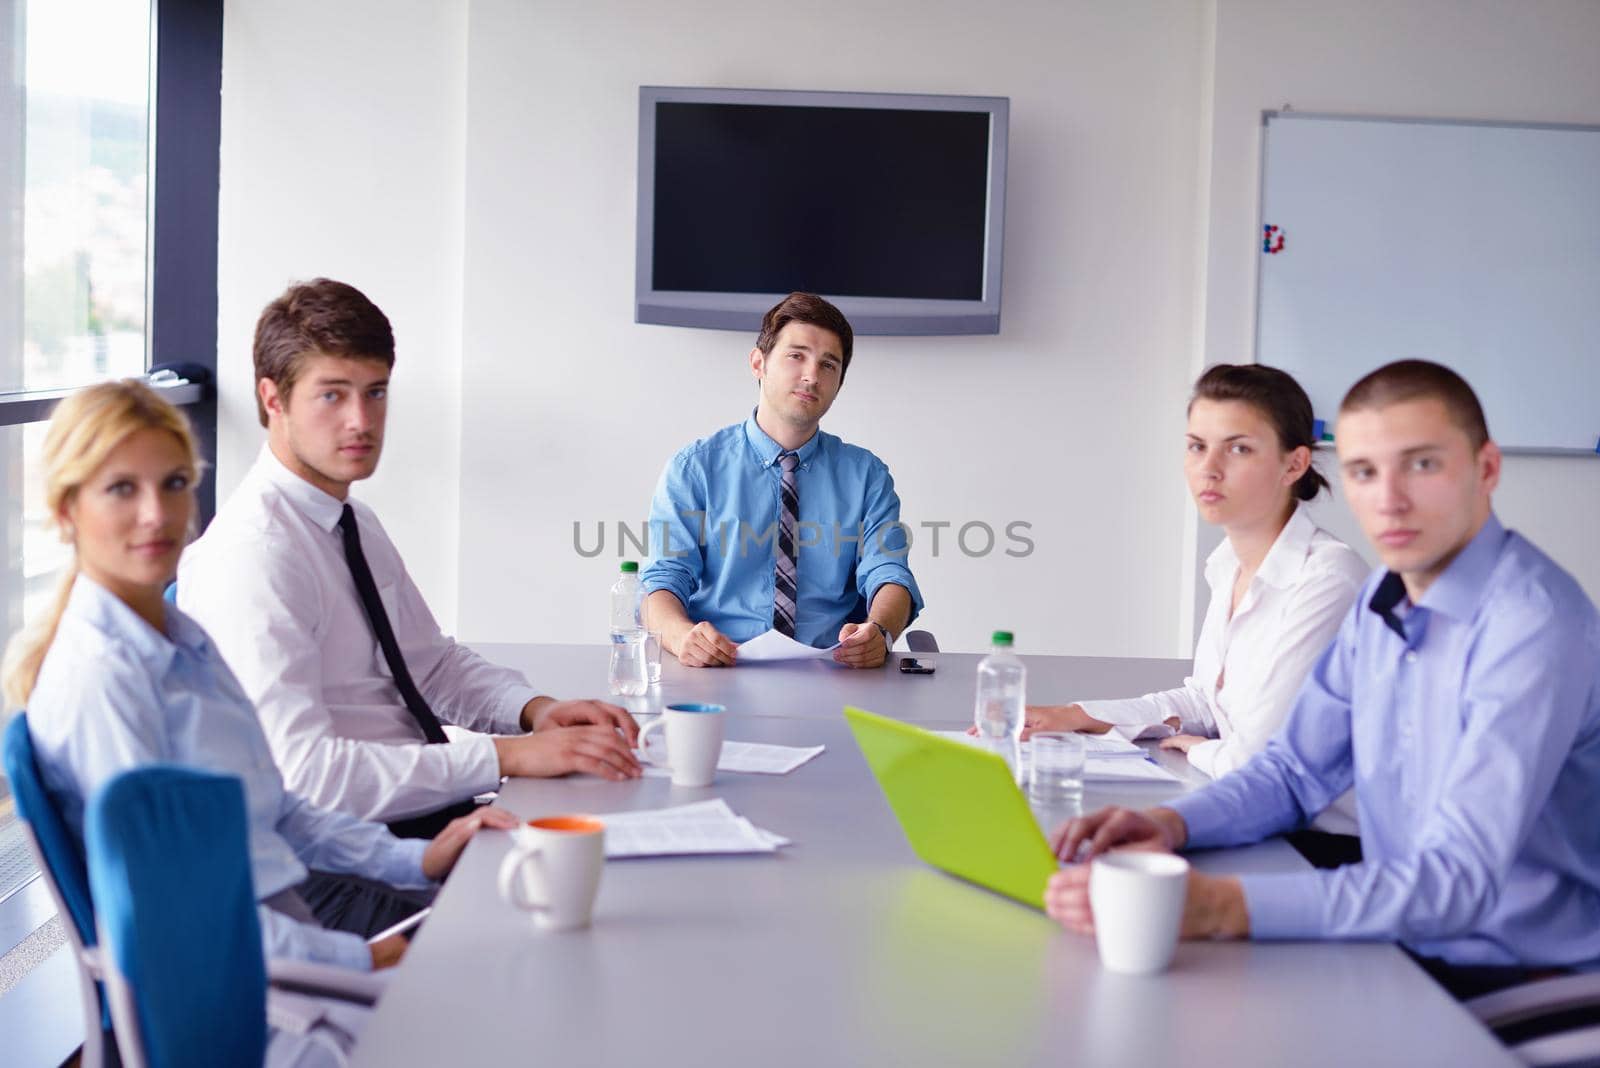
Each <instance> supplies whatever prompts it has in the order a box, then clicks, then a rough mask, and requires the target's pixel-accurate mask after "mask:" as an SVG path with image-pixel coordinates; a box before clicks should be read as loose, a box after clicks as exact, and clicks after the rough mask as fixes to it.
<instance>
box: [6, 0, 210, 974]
mask: <svg viewBox="0 0 1600 1068" xmlns="http://www.w3.org/2000/svg"><path fill="white" fill-rule="evenodd" d="M221 76H222V5H221V4H220V3H216V2H215V0H155V3H154V4H152V3H151V0H0V488H3V489H4V491H5V496H4V500H5V506H4V510H3V512H0V601H3V605H4V610H3V614H0V622H3V624H4V625H3V628H0V630H3V637H4V638H5V639H9V637H10V636H11V635H12V634H14V633H15V632H16V631H17V630H18V629H20V628H21V627H22V626H23V625H24V624H25V621H27V620H28V619H31V618H33V617H34V616H36V615H37V614H38V613H40V612H41V611H43V610H44V609H45V608H46V606H47V605H48V602H49V600H50V598H51V597H52V595H53V593H54V591H55V588H56V584H57V575H58V574H59V571H60V567H61V564H62V563H64V562H65V560H66V559H67V557H68V550H67V548H66V547H65V546H64V545H62V544H61V542H60V540H59V539H58V538H57V536H56V535H55V533H54V531H53V530H52V529H51V528H50V525H49V524H48V522H47V517H46V516H45V515H44V514H43V513H44V509H43V502H42V500H41V497H42V486H41V484H40V474H39V471H38V463H37V460H38V455H39V451H40V446H41V445H42V442H43V438H44V428H45V423H44V420H46V419H48V418H49V414H50V410H51V408H52V407H53V405H54V402H55V401H56V400H58V399H59V398H60V397H61V396H62V395H64V394H65V393H67V392H70V391H71V390H72V389H75V388H77V387H80V386H83V385H87V384H89V383H92V382H96V381H101V380H104V379H107V378H122V377H129V376H137V375H142V374H145V373H147V372H148V371H150V370H151V369H152V368H154V367H157V366H159V365H162V364H168V363H184V364H187V365H190V367H191V368H193V369H194V370H191V371H190V372H189V374H190V377H191V378H192V381H185V380H180V381H178V382H177V383H176V384H173V385H171V386H168V387H164V388H167V389H168V392H167V393H166V396H168V397H169V398H170V399H171V400H173V401H174V402H175V403H178V404H182V405H185V406H186V411H187V412H188V414H189V418H190V420H191V422H193V423H194V425H195V429H196V431H197V432H198V437H199V439H200V443H201V447H202V450H203V451H204V452H205V453H206V458H207V459H208V460H210V459H214V457H215V451H216V450H215V441H216V405H215V402H214V400H213V399H212V397H211V393H210V389H209V386H208V385H207V384H206V383H207V382H208V381H209V379H210V377H211V372H212V371H213V370H214V369H215V366H216V309H217V304H216V244H217V228H216V204H217V147H218V133H219V122H220V114H221V112H220V105H221V80H222V77H221ZM179 205H181V206H182V208H181V212H180V211H179V210H178V206H179ZM169 206H170V207H171V209H172V210H165V209H167V208H168V207H169ZM202 487H203V488H202V494H201V497H202V499H201V502H200V504H201V520H202V522H204V521H205V520H206V519H208V518H209V517H210V513H211V510H212V508H213V505H214V501H213V499H212V498H211V496H210V492H209V483H203V484H202ZM14 818H15V817H14V815H13V813H12V812H11V806H10V801H9V796H8V791H7V789H6V785H5V781H4V779H3V778H0V852H4V851H5V850H6V849H7V848H11V847H12V846H13V845H14V843H15V840H16V838H17V836H16V835H14V834H9V833H7V831H8V827H7V824H9V823H10V822H11V821H13V820H14ZM11 860H12V861H13V863H11V864H8V863H7V857H5V856H0V913H3V910H4V909H5V907H6V899H7V898H8V897H9V896H10V895H12V894H13V893H14V892H15V891H17V890H18V888H19V886H20V885H23V884H25V883H26V882H27V881H29V880H30V879H31V878H32V876H33V873H32V872H31V871H23V872H22V873H21V874H20V875H19V874H18V873H17V865H16V864H15V863H14V861H15V858H14V857H13V858H11ZM4 926H5V925H4V924H0V928H3V927H4ZM10 948H11V947H10V946H8V945H0V955H3V954H5V953H6V952H7V951H8V950H9V949H10Z"/></svg>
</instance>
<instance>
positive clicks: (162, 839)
mask: <svg viewBox="0 0 1600 1068" xmlns="http://www.w3.org/2000/svg"><path fill="white" fill-rule="evenodd" d="M247 835H248V830H247V824H246V820H245V802H244V788H243V786H242V785H241V784H240V782H239V780H238V779H236V778H233V777H231V776H222V775H212V774H209V773H207V772H201V771H195V770H193V769H190V768H179V767H173V766H170V765H159V764H158V765H150V766H147V767H143V768H138V769H136V770H133V771H127V772H123V773H122V774H121V775H118V776H117V777H116V778H114V779H112V780H111V781H110V782H109V783H107V784H106V785H105V787H104V788H103V789H102V790H101V791H100V792H99V793H98V794H97V795H96V796H95V797H94V798H93V799H92V800H91V802H90V804H89V809H88V812H87V813H86V816H85V820H84V841H85V844H86V846H87V848H88V855H89V886H90V889H91V891H92V892H93V896H94V907H95V913H96V915H97V917H98V918H99V925H100V938H101V941H102V943H103V946H104V950H103V951H104V954H105V969H106V982H107V985H108V986H109V987H110V990H111V1011H112V1017H113V1019H114V1020H115V1021H116V1027H117V1038H118V1045H119V1047H120V1049H121V1051H122V1059H123V1062H124V1063H125V1064H127V1065H130V1066H133V1068H138V1066H140V1065H149V1066H151V1068H184V1066H188V1065H215V1064H229V1065H233V1064H239V1065H246V1064H260V1063H261V1062H262V1058H263V1057H264V1055H265V1053H266V1047H267V1012H266V992H267V974H266V963H265V961H264V960H263V958H262V952H261V928H260V924H259V922H258V920H257V918H256V898H255V891H254V888H253V885H252V881H251V874H250V855H249V845H248V841H247Z"/></svg>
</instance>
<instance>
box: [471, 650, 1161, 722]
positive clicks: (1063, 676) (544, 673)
mask: <svg viewBox="0 0 1600 1068" xmlns="http://www.w3.org/2000/svg"><path fill="white" fill-rule="evenodd" d="M473 648H474V649H476V650H477V651H478V652H479V653H481V654H483V655H484V656H485V657H487V658H488V659H490V660H492V661H494V662H495V663H497V664H504V665H506V666H507V667H514V668H517V669H519V670H521V671H523V672H524V673H525V674H527V676H528V678H529V679H530V680H531V681H532V683H533V685H534V686H535V687H536V688H537V689H539V690H540V691H542V692H544V693H549V694H552V695H554V696H557V697H601V696H604V695H605V692H606V667H607V658H608V657H609V655H610V648H609V646H606V645H544V646H539V645H475V646H473ZM909 655H910V654H909V653H895V654H894V655H893V658H892V660H893V662H892V663H889V664H885V665H884V666H883V667H882V668H873V669H867V670H854V669H851V668H843V667H839V666H838V665H836V664H834V663H833V662H832V661H821V660H815V661H793V662H788V663H764V664H742V665H739V666H738V667H733V668H686V667H683V666H682V665H680V664H679V663H678V662H677V659H676V658H675V657H673V656H672V654H670V653H668V654H666V655H665V656H664V657H663V658H662V665H661V685H660V686H659V687H657V688H656V691H655V693H654V694H653V695H652V697H653V698H654V699H655V700H658V701H665V702H674V701H715V702H718V703H721V704H725V705H727V706H728V709H729V710H730V711H733V712H738V713H740V714H742V715H756V716H799V717H805V718H818V717H820V718H823V719H832V718H833V717H835V716H837V715H839V710H840V708H841V707H842V706H843V704H844V703H845V702H846V701H848V703H850V704H854V705H858V706H860V707H861V708H865V709H867V710H869V711H872V712H877V713H878V714H880V715H884V716H894V717H895V718H896V719H903V720H906V721H908V722H912V723H921V724H942V725H947V726H956V725H958V724H967V723H971V722H972V701H973V695H974V691H975V687H976V682H977V670H978V661H979V660H980V659H982V656H981V654H978V653H940V654H938V657H937V667H936V669H935V671H934V673H933V674H932V675H903V674H901V673H900V671H899V669H898V664H899V661H900V659H901V658H902V657H904V656H909ZM1022 662H1023V664H1024V665H1026V666H1027V668H1028V700H1029V701H1030V702H1032V703H1034V704H1065V703H1067V702H1069V701H1077V700H1087V699H1091V698H1096V697H1137V696H1138V695H1139V694H1142V693H1148V692H1149V691H1151V690H1161V689H1166V688H1168V687H1172V686H1177V685H1179V684H1181V683H1182V682H1183V678H1184V676H1185V675H1187V674H1188V671H1189V663H1190V662H1189V661H1187V660H1145V659H1119V658H1116V657H1096V656H1027V655H1024V656H1023V657H1022Z"/></svg>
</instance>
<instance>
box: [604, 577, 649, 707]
mask: <svg viewBox="0 0 1600 1068" xmlns="http://www.w3.org/2000/svg"><path fill="white" fill-rule="evenodd" d="M649 688H650V685H649V680H648V679H647V678H646V675H645V659H644V625H643V624H642V623H641V622H640V621H639V564H638V562H637V561H634V560H624V561H622V574H621V576H620V577H618V579H617V581H616V582H615V583H614V584H613V585H612V587H611V692H612V693H614V694H620V695H621V696H623V697H638V696H640V695H641V694H643V693H645V692H646V691H647V690H648V689H649Z"/></svg>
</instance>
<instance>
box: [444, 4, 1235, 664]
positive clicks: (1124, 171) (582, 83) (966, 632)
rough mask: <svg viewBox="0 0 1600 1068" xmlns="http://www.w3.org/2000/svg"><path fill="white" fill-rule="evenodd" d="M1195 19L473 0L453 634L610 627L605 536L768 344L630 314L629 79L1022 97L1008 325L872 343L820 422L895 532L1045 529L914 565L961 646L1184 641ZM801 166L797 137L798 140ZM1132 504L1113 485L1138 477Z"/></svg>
mask: <svg viewBox="0 0 1600 1068" xmlns="http://www.w3.org/2000/svg"><path fill="white" fill-rule="evenodd" d="M1203 15H1204V12H1203V9H1202V8H1201V7H1199V6H1196V5H1194V4H1191V3H1183V2H1176V0H1174V2H1162V3H1129V4H1116V5H1111V4H1102V3H1098V2H1076V3H1050V4H1046V3H1017V2H1011V3H992V4H984V5H975V4H970V3H967V2H964V0H959V2H943V3H928V2H924V0H896V2H876V3H871V4H863V3H859V2H857V0H820V2H817V3H812V4H808V5H806V6H805V7H804V9H803V13H802V12H801V9H797V8H795V7H794V5H793V4H792V3H789V2H787V0H742V2H727V0H717V2H712V0H695V2H688V3H678V4H674V5H670V6H668V7H662V6H660V5H652V4H646V3H642V2H639V0H596V2H592V3H588V4H585V5H582V6H581V7H580V6H578V5H565V4H535V3H526V2H519V0H481V2H477V3H474V4H473V7H472V14H471V30H470V39H469V51H468V66H469V69H470V71H471V77H470V84H469V95H468V151H467V246H466V265H467V266H466V270H467V274H466V304H465V323H466V327H465V346H464V356H463V376H464V391H463V398H462V410H463V424H464V425H465V427H466V428H467V433H466V435H465V438H464V440H463V445H462V476H461V478H462V523H461V531H462V551H461V621H462V631H463V634H464V636H466V637H468V638H490V637H493V638H496V639H511V640H544V641H556V640H563V639H565V640H572V639H574V638H575V637H577V636H580V635H588V636H589V637H591V638H592V637H596V636H598V635H599V634H600V633H601V632H602V628H603V627H604V626H605V617H604V615H603V612H604V610H605V605H604V594H605V590H606V587H607V586H608V585H609V584H610V582H611V581H612V576H613V575H614V573H615V570H616V561H617V556H616V554H615V552H614V549H612V547H611V546H609V545H608V549H612V551H609V552H608V553H607V554H606V555H605V556H604V557H601V558H597V559H593V560H584V559H582V558H581V557H579V555H578V554H577V553H576V552H575V551H574V548H573V545H572V524H573V521H574V520H579V521H582V522H583V523H584V524H585V529H586V531H588V532H590V533H589V534H587V535H586V538H587V539H588V540H589V541H590V542H591V543H592V531H593V524H594V522H595V521H597V520H601V519H604V520H607V521H615V520H620V519H628V520H631V521H634V522H635V523H637V522H638V521H642V520H643V519H644V518H645V516H646V514H647V509H648V504H649V497H650V492H651V489H652V487H653V485H654V483H655V480H656V478H657V476H658V475H659V473H660V471H661V469H662V467H663V465H664V464H665V462H666V461H667V459H668V457H669V456H670V455H671V454H672V452H673V451H675V450H676V449H677V448H678V447H679V446H681V445H683V444H686V443H687V442H689V441H691V440H693V439H694V438H696V437H699V436H702V435H704V434H707V433H710V432H711V431H713V430H715V429H716V428H718V427H721V426H723V425H726V424H728V423H732V422H737V421H739V420H741V419H743V418H744V417H745V416H746V415H747V414H748V412H749V410H750V407H751V406H752V405H753V403H754V398H755V390H754V383H753V382H752V381H751V379H750V377H749V374H748V371H747V370H746V369H745V365H744V359H745V354H746V353H747V352H748V351H749V349H750V346H751V344H752V342H753V340H754V339H753V337H751V336H748V335H743V334H734V333H725V332H717V331H695V330H685V329H675V328H667V327H657V326H639V325H635V324H634V323H633V322H632V297H633V257H634V190H635V182H634V175H635V166H636V154H637V150H636V143H637V115H638V87H639V86H640V85H641V84H646V85H648V84H659V85H710V86H756V87H771V88H792V89H802V88H804V89H840V90H844V89H850V90H874V91H903V92H933V93H965V94H980V95H997V96H1008V97H1010V98H1011V155H1010V180H1009V185H1008V189H1007V209H1008V211H1007V216H1008V217H1007V220H1006V250H1005V251H1006V262H1005V295H1004V301H1005V303H1004V308H1003V313H1002V327H1003V332H1002V333H1001V334H1000V335H999V336H998V337H979V338H942V339H907V338H875V337H873V338H861V339H858V342H857V346H856V356H855V360H854V362H853V363H852V365H851V369H850V374H849V378H848V380H847V382H846V383H845V386H844V389H843V391H842V392H841V394H840V396H839V399H838V401H837V402H836V403H835V405H834V409H833V411H832V412H831V413H830V414H829V416H828V417H827V419H826V420H825V421H824V426H825V427H826V428H827V429H828V430H830V431H832V432H834V433H837V434H840V435H841V436H843V437H844V438H845V439H846V440H850V441H854V442H856V443H858V444H862V445H865V446H867V447H868V448H871V449H873V450H874V451H876V452H877V453H878V454H879V455H880V456H882V457H883V458H884V459H885V460H886V461H887V462H888V464H889V465H890V468H891V470H892V471H893V472H894V475H895V479H896V482H897V486H898V489H899V491H900V496H901V500H902V503H903V507H904V518H905V519H906V520H907V521H909V522H911V523H913V525H915V524H917V523H920V522H921V521H924V520H929V521H948V522H951V523H953V524H954V525H955V526H960V525H961V524H962V523H965V522H968V521H974V520H982V521H985V522H988V523H990V524H991V525H993V526H995V527H996V528H997V529H1003V528H1004V526H1005V524H1006V523H1008V522H1010V521H1012V520H1025V521H1028V522H1031V523H1032V524H1033V530H1032V536H1033V538H1034V540H1035V542H1036V550H1035V552H1034V554H1033V555H1032V556H1031V557H1030V558H1027V559H1022V560H1018V559H1012V558H1008V557H1006V556H1004V555H1003V554H1001V553H999V552H997V553H996V554H994V555H992V556H989V557H986V558H982V559H973V558H969V557H967V556H964V555H963V554H962V553H961V552H960V551H959V550H958V549H956V548H955V547H954V546H953V545H952V544H951V541H952V533H951V532H947V533H946V534H945V536H944V538H943V542H944V544H943V545H941V554H940V556H939V558H938V559H934V558H933V557H932V556H931V554H930V552H929V551H927V550H926V543H925V542H919V543H918V544H917V545H916V546H915V547H914V548H913V551H912V556H911V562H912V566H913V568H914V570H915V573H916V575H917V577H918V581H919V582H920V583H921V585H922V587H923V589H924V591H925V593H926V595H927V599H928V604H929V608H928V611H927V613H926V614H925V616H924V619H923V622H924V624H925V625H926V626H928V627H930V628H932V629H933V630H935V631H936V632H937V633H938V634H939V636H940V638H941V641H942V642H943V644H944V645H945V647H946V648H953V649H973V648H977V647H979V646H980V645H982V644H985V643H986V642H987V637H988V633H989V631H990V630H992V629H994V628H995V627H1000V626H1006V627H1011V628H1013V629H1015V630H1016V631H1017V632H1018V634H1019V643H1020V645H1021V647H1022V648H1023V649H1024V650H1025V651H1037V652H1068V651H1072V652H1080V653H1146V654H1171V653H1175V652H1177V651H1178V632H1179V622H1178V613H1177V611H1176V608H1175V598H1176V591H1177V590H1178V589H1179V578H1180V569H1181V563H1182V561H1181V556H1180V552H1179V538H1180V531H1181V519H1182V514H1183V507H1184V498H1183V493H1182V489H1181V482H1180V479H1179V475H1178V468H1177V462H1176V457H1177V456H1178V454H1179V452H1178V446H1177V445H1176V444H1175V442H1176V441H1177V435H1178V434H1179V433H1181V430H1176V431H1175V424H1174V419H1175V418H1177V416H1176V415H1175V413H1181V409H1182V404H1183V388H1184V377H1185V369H1186V368H1187V366H1188V364H1189V362H1190V347H1191V343H1192V333H1191V330H1192V318H1193V316H1192V306H1193V298H1194V294H1195V284H1196V282H1195V270H1196V267H1197V265H1198V262H1199V259H1198V247H1197V244H1196V242H1197V219H1198V215H1199V208H1200V206H1201V202H1200V199H1199V197H1198V195H1197V193H1196V170H1197V168H1198V165H1199V160H1200V158H1201V152H1200V143H1199V139H1198V138H1199V130H1200V123H1201V114H1200V112H1201V108H1200V104H1199V99H1198V96H1197V92H1196V89H1197V87H1198V85H1199V84H1200V63H1201V56H1202V49H1201V47H1200V42H1201V39H1202V34H1203V32H1204V22H1205V20H1204V18H1203ZM797 157H798V159H799V161H800V164H801V165H803V164H804V148H803V146H797ZM1130 485H1131V486H1138V487H1141V492H1138V493H1129V492H1127V491H1126V487H1127V486H1130Z"/></svg>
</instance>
